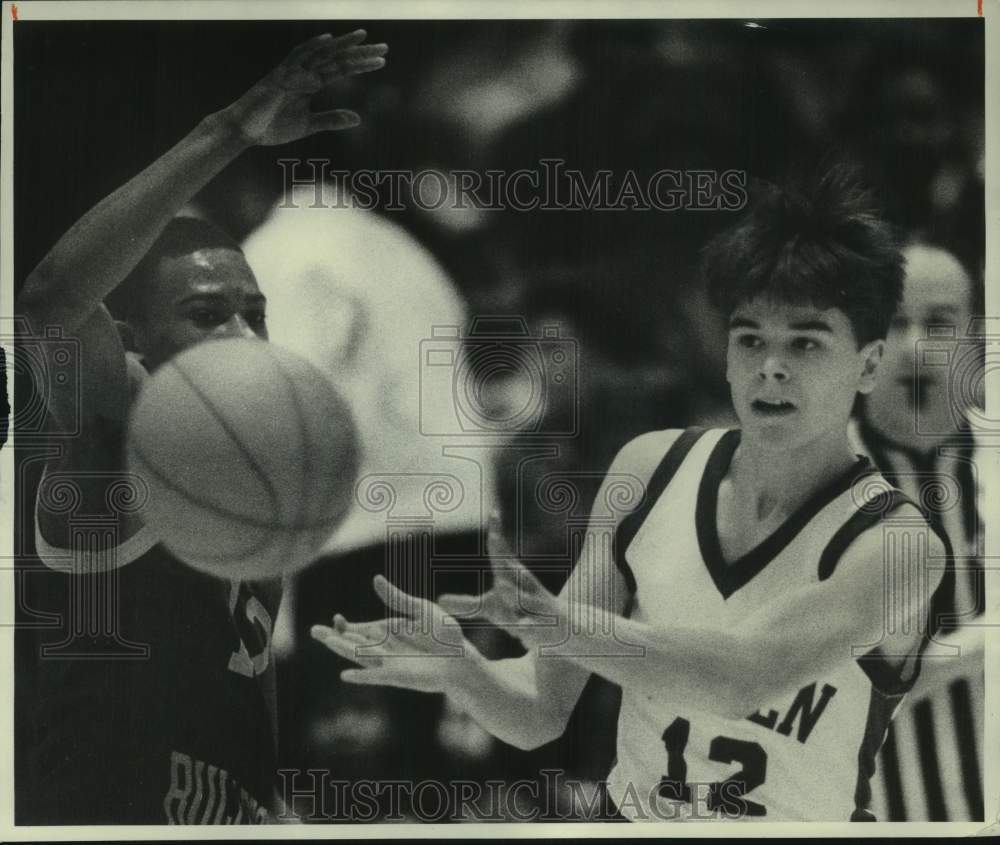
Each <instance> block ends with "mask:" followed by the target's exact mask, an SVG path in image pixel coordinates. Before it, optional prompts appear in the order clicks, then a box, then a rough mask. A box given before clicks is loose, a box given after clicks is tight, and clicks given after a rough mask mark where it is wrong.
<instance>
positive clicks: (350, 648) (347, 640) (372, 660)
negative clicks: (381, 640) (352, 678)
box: [309, 625, 382, 666]
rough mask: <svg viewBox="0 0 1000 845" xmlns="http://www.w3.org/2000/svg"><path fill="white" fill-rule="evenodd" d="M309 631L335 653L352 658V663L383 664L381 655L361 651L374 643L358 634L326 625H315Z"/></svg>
mask: <svg viewBox="0 0 1000 845" xmlns="http://www.w3.org/2000/svg"><path fill="white" fill-rule="evenodd" d="M309 633H310V634H311V635H312V638H313V639H314V640H317V641H319V642H321V643H323V645H325V646H326V647H327V648H328V649H330V651H332V652H334V654H337V655H339V656H340V657H343V658H344V659H345V660H350V661H351V662H352V663H357V664H358V665H360V666H380V665H381V664H382V659H381V657H379V656H377V655H365V654H362V653H361V652H360V651H359V649H361V648H364V647H366V646H367V647H371V645H372V644H371V643H369V642H368V640H366V639H365V638H364V637H361V636H359V635H357V634H351V633H345V634H341V633H338V632H337V631H335V630H334V629H333V628H327V627H326V626H325V625H313V626H312V628H311V629H310V631H309Z"/></svg>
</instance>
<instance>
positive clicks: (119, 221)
mask: <svg viewBox="0 0 1000 845" xmlns="http://www.w3.org/2000/svg"><path fill="white" fill-rule="evenodd" d="M365 39H366V33H365V32H364V31H363V30H357V31H355V32H352V33H350V34H348V35H343V36H340V37H339V38H334V37H333V36H332V35H329V34H324V35H320V36H318V37H316V38H313V39H311V40H309V41H307V42H305V43H303V44H301V45H299V46H298V47H296V48H295V49H294V50H293V51H292V52H291V53H290V54H289V55H288V56H287V57H286V58H285V60H284V61H283V62H281V64H279V65H278V66H277V67H276V68H275V69H274V70H273V71H271V72H270V73H269V74H268V75H267V76H265V77H264V78H263V79H262V80H261V81H260V82H258V83H257V84H256V85H254V86H253V87H252V88H250V89H249V90H248V91H247V92H246V93H245V94H244V95H243V96H242V97H240V99H238V100H237V101H236V102H234V103H233V104H232V105H230V106H228V107H227V108H225V109H223V110H221V111H219V112H216V113H214V114H211V115H209V116H208V117H206V118H205V119H204V120H202V121H201V123H200V124H199V125H198V126H197V127H196V128H195V129H194V130H193V131H192V132H191V133H190V134H188V135H187V136H186V137H185V138H183V139H182V140H181V141H180V142H179V143H178V144H177V145H176V146H174V147H173V148H172V149H170V150H169V151H168V152H167V153H165V154H164V155H163V156H162V157H160V158H159V159H157V160H156V161H155V162H154V163H153V164H151V165H150V166H149V167H147V168H146V169H145V170H143V171H142V172H141V173H139V174H138V175H137V176H135V177H134V178H133V179H132V180H131V181H129V182H128V183H126V184H125V185H123V186H122V187H121V188H119V189H118V190H116V191H115V192H114V193H112V194H111V195H110V196H108V197H106V198H105V199H104V200H102V201H101V202H100V203H98V205H97V206H95V207H94V208H93V209H91V210H90V211H89V212H88V213H87V214H86V215H85V216H84V217H83V218H82V219H81V220H80V221H79V222H77V223H76V224H75V225H74V226H73V227H72V228H71V229H70V230H69V231H68V232H67V233H66V234H65V235H64V236H63V237H62V238H61V239H60V241H59V242H58V243H57V244H56V245H55V247H54V248H53V249H52V251H51V252H50V253H49V254H48V255H47V256H46V257H45V258H44V259H43V261H42V262H41V263H40V264H39V265H38V267H37V268H36V269H35V270H34V271H33V272H32V274H31V275H30V277H29V278H28V279H27V280H26V282H25V285H24V288H23V290H22V293H21V295H20V297H19V300H18V303H17V306H18V313H19V314H20V315H22V316H23V317H25V318H26V319H27V321H28V324H29V325H30V328H31V331H32V332H33V333H34V335H35V336H36V337H39V338H42V339H45V338H49V337H51V336H52V331H53V330H55V331H56V332H57V333H58V334H59V336H60V337H61V338H67V339H70V340H71V341H72V342H73V343H74V344H75V348H76V349H77V350H78V354H79V373H80V378H81V382H80V384H79V386H78V387H79V389H78V390H77V389H76V388H77V385H72V384H70V385H67V384H60V383H58V381H56V380H54V381H53V383H52V384H51V385H41V386H40V389H41V390H43V391H44V395H47V396H48V397H49V405H48V413H49V415H50V419H51V421H52V426H51V427H52V429H53V430H60V431H64V430H66V425H61V424H64V423H66V421H67V420H73V421H75V425H76V426H77V427H78V433H77V434H76V436H73V437H68V438H65V439H62V440H58V441H57V440H53V445H54V446H55V448H54V449H53V454H52V456H51V457H50V458H49V459H48V461H47V463H46V466H45V468H44V472H43V478H42V481H41V483H40V485H39V490H38V495H37V502H36V508H35V513H36V528H37V533H36V547H37V552H38V555H39V557H40V558H41V559H42V560H43V561H44V562H45V563H46V564H48V565H49V566H50V567H51V568H53V569H55V570H57V572H56V574H53V575H51V576H49V577H47V578H45V579H36V580H38V581H44V583H45V585H46V590H47V591H48V593H49V598H50V600H52V599H55V601H54V603H55V605H56V607H54V608H53V609H55V610H57V611H58V612H59V613H60V614H61V615H62V618H63V619H64V620H66V626H65V627H64V629H62V630H60V631H59V632H58V633H57V634H56V635H55V636H53V637H51V638H48V641H47V642H45V643H44V644H43V645H42V648H41V653H40V655H39V661H38V665H37V670H36V675H37V687H36V690H35V700H34V701H33V702H32V704H33V706H32V707H31V718H32V722H33V726H32V727H33V736H32V739H31V740H30V741H29V742H28V744H27V745H28V747H24V748H23V749H19V753H24V754H26V755H27V757H28V758H29V763H28V771H29V774H30V784H27V785H25V789H26V791H28V792H29V793H30V799H29V800H28V801H27V802H26V803H25V804H22V805H21V806H22V807H24V808H25V809H24V816H23V818H19V822H22V823H36V824H52V823H57V824H95V823H129V824H140V823H144V824H151V823H250V822H261V821H266V820H269V819H271V818H273V814H274V813H275V812H276V811H277V810H278V807H277V806H276V803H275V790H274V785H273V783H274V777H275V771H274V769H275V753H276V750H275V743H276V739H275V721H274V720H275V712H274V709H275V708H274V693H275V682H274V675H275V670H274V666H273V661H272V659H271V656H270V638H271V630H272V626H273V623H274V620H275V618H276V614H277V609H278V600H279V598H280V585H277V584H256V583H255V584H251V583H246V582H240V581H236V580H233V581H227V580H223V579H217V578H212V577H209V576H206V575H203V574H201V573H198V572H196V571H194V570H193V569H190V568H188V567H187V566H185V565H184V564H183V563H182V562H180V561H178V560H177V559H176V558H174V557H173V556H171V555H170V554H169V553H168V552H167V551H166V550H165V549H164V548H163V546H162V545H160V544H158V542H157V538H156V537H155V536H153V535H152V534H151V532H150V529H149V528H148V527H147V526H144V525H143V523H142V519H141V507H140V505H141V497H142V491H141V485H139V484H138V480H136V479H132V478H129V477H128V476H127V475H126V473H125V472H124V439H125V426H126V420H127V415H128V410H129V406H130V404H131V401H132V399H133V397H134V395H135V393H136V391H137V390H138V388H139V386H140V385H141V383H142V381H143V380H144V379H145V378H146V377H147V373H148V372H151V371H154V370H155V369H156V368H157V367H158V366H160V365H161V364H163V363H164V362H165V361H167V360H169V359H170V357H171V356H173V355H174V354H176V353H178V352H180V351H182V350H184V349H187V348H189V347H191V346H192V345H194V344H198V343H201V342H204V341H208V340H212V339H218V338H231V337H246V338H259V339H262V340H266V339H267V326H266V319H265V302H264V297H263V296H262V295H261V293H260V290H259V289H258V287H257V282H256V279H255V278H254V275H253V272H252V271H251V269H250V267H249V265H248V264H247V262H246V260H245V259H244V257H243V254H242V252H241V251H240V249H239V246H238V245H237V244H236V243H235V242H233V241H232V240H231V239H229V238H228V237H226V236H225V235H224V234H222V233H221V232H219V231H218V230H216V229H215V228H214V227H212V226H210V225H209V224H207V223H204V222H201V221H198V220H194V219H186V218H178V217H177V215H178V213H179V212H180V211H181V210H182V208H183V207H184V206H185V204H186V203H188V201H189V200H191V198H192V197H193V196H194V195H195V194H196V193H197V192H198V191H199V190H200V189H201V188H202V187H204V186H205V185H206V184H207V183H208V181H209V180H210V179H212V177H213V176H215V175H216V174H217V173H218V172H219V171H220V170H222V169H223V168H224V167H225V166H226V165H227V164H228V163H229V162H231V161H232V160H233V159H234V158H235V157H236V156H237V155H239V154H240V153H241V152H242V151H243V150H245V149H247V148H248V147H250V146H252V145H255V144H262V145H273V144H284V143H288V142H291V141H295V140H298V139H300V138H304V137H306V136H308V135H311V134H313V133H315V132H321V131H327V130H339V129H347V128H349V127H352V126H355V125H357V123H358V122H359V117H358V115H357V114H355V113H353V112H350V111H346V110H341V109H336V110H329V111H322V112H314V111H312V110H311V108H310V100H311V97H312V95H314V94H316V93H318V92H321V91H323V90H324V89H325V88H327V87H328V86H330V85H333V84H335V83H337V82H338V81H340V80H342V79H343V78H344V77H346V76H350V75H353V74H357V73H363V72H367V71H373V70H377V69H378V68H380V67H382V66H383V65H384V63H385V58H384V57H385V54H386V52H387V47H386V45H384V44H364V43H363V42H364V41H365ZM116 289H118V290H116ZM114 294H117V300H118V311H119V316H121V317H122V318H123V320H122V321H121V322H120V323H119V324H118V325H116V324H115V322H114V320H113V319H112V315H111V313H110V312H109V310H108V308H107V307H106V305H105V300H107V299H109V298H111V297H112V296H113V295H114ZM40 345H41V347H42V348H43V349H47V350H48V352H49V354H50V355H57V354H65V344H63V345H62V347H60V349H59V350H53V349H52V348H51V347H52V346H53V344H51V343H48V344H46V343H44V342H43V343H42V344H40ZM56 363H58V362H56ZM56 369H57V371H58V367H57V368H56ZM60 599H61V601H60ZM60 604H61V607H60V606H59V605H60ZM19 788H20V785H19Z"/></svg>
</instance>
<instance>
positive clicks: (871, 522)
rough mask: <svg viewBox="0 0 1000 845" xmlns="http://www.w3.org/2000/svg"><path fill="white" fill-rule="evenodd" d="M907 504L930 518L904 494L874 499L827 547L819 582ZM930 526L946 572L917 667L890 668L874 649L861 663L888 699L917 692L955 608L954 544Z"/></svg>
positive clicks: (930, 606) (894, 492) (931, 606)
mask: <svg viewBox="0 0 1000 845" xmlns="http://www.w3.org/2000/svg"><path fill="white" fill-rule="evenodd" d="M907 504H908V505H912V506H913V507H914V508H916V509H917V510H918V511H919V512H920V514H921V515H922V516H924V518H925V519H927V515H926V514H925V513H924V511H923V509H922V508H920V507H919V506H918V505H917V504H916V503H915V502H914V501H913V500H912V499H910V498H909V497H908V496H907V495H906V494H905V493H903V492H902V491H900V490H895V489H893V490H887V491H885V492H884V493H880V494H879V495H877V496H873V497H872V498H871V499H870V500H869V501H868V502H867V503H866V504H865V505H864V506H863V507H862V508H861V509H859V510H858V511H857V512H856V513H855V514H853V515H852V516H851V518H850V519H848V520H847V522H845V523H844V524H843V525H842V526H841V527H840V528H839V529H838V530H837V532H836V533H835V534H834V535H833V537H832V539H831V540H830V542H829V543H827V546H826V548H825V549H824V550H823V554H822V555H820V559H819V567H818V576H819V580H820V581H825V580H827V579H828V578H830V576H832V575H833V573H834V571H835V570H836V568H837V564H838V563H839V562H840V560H841V558H842V557H843V556H844V553H845V552H846V551H847V549H848V547H849V546H850V545H851V543H853V542H854V541H855V540H856V539H857V538H858V537H859V536H860V535H861V534H863V533H864V532H865V531H867V530H868V529H869V528H872V527H873V526H875V525H877V524H878V523H879V522H880V521H881V520H882V519H884V518H885V517H887V516H888V515H889V514H891V513H893V512H895V511H896V510H898V509H899V508H900V507H901V506H903V505H907ZM927 525H928V527H929V528H930V529H931V530H932V531H933V532H934V533H935V535H937V537H938V539H939V540H941V542H942V544H943V545H944V549H945V572H944V575H943V576H942V578H941V582H940V583H939V584H938V586H937V589H936V590H935V591H934V595H933V596H932V597H931V600H930V602H929V603H928V608H927V617H928V618H927V627H926V633H925V634H924V636H923V638H922V639H921V641H920V645H919V646H918V649H917V653H916V655H915V658H916V660H915V663H913V664H911V663H910V661H904V662H903V664H902V665H901V666H899V667H894V666H892V665H890V664H889V662H888V661H887V660H886V659H885V658H884V657H883V656H882V655H881V653H880V652H879V650H878V649H877V648H875V649H872V650H871V651H870V652H868V653H867V654H864V655H862V656H861V657H859V658H858V659H857V663H858V666H859V667H860V668H861V670H862V671H863V672H864V673H865V674H866V675H867V676H868V679H869V680H870V681H871V683H872V686H873V687H875V689H877V690H878V691H879V692H881V693H883V694H884V695H889V696H898V695H903V694H904V693H906V692H908V691H909V690H910V689H912V688H913V685H914V684H915V683H916V682H917V678H919V677H920V668H921V663H922V661H921V660H920V658H921V657H922V656H923V653H924V651H925V649H926V648H927V646H928V644H929V643H930V641H931V639H932V638H933V637H934V635H935V634H936V633H937V632H938V631H939V630H940V629H941V627H942V616H943V615H944V613H945V612H946V611H947V609H948V608H949V607H951V605H952V600H953V596H954V591H955V566H954V554H953V552H952V547H951V543H950V542H949V540H948V535H947V534H945V533H944V532H943V531H941V530H940V529H939V528H938V527H937V526H936V525H935V524H934V523H933V522H931V521H930V520H929V519H928V520H927ZM911 665H912V668H913V672H912V674H911V675H910V676H909V677H907V678H906V679H905V680H904V678H903V677H902V675H903V673H904V671H905V670H906V669H907V668H910V666H911Z"/></svg>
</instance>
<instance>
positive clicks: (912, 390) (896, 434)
mask: <svg viewBox="0 0 1000 845" xmlns="http://www.w3.org/2000/svg"><path fill="white" fill-rule="evenodd" d="M905 257H906V277H905V282H904V287H903V303H902V305H901V306H900V308H899V311H898V312H897V314H896V317H895V318H894V319H893V322H892V325H891V327H890V329H889V334H888V336H887V337H886V349H885V361H884V362H883V364H882V375H881V376H880V378H879V384H878V388H877V389H876V390H875V391H874V392H873V393H872V395H871V396H870V397H869V399H868V410H869V414H870V415H871V417H872V419H873V421H874V423H875V424H876V426H877V427H878V428H879V429H880V430H881V431H884V432H885V433H886V434H887V435H889V436H890V437H892V438H893V439H894V440H897V441H899V442H902V443H904V444H907V445H910V446H913V447H915V448H921V447H926V446H927V445H928V444H927V442H926V436H927V435H926V432H927V431H935V432H946V431H948V430H949V428H950V426H951V425H953V417H952V411H953V410H957V411H959V412H961V411H962V410H964V409H961V408H954V409H953V408H952V403H953V401H955V400H960V397H959V396H957V395H954V396H953V395H952V391H950V390H949V380H948V371H947V368H944V367H923V366H918V364H917V353H918V351H921V350H924V351H926V350H935V351H938V352H939V353H940V354H942V355H950V354H953V353H954V352H955V351H956V350H955V346H956V341H955V340H954V339H950V338H947V337H945V338H944V339H932V340H929V339H928V329H929V328H930V327H931V326H936V327H950V329H951V330H953V331H954V335H953V337H955V338H957V337H960V336H961V335H962V334H963V332H964V331H965V329H966V326H968V323H969V318H970V316H971V313H972V304H971V301H970V300H971V284H970V281H969V278H968V276H967V275H966V273H965V271H964V270H963V269H962V265H961V264H960V263H959V262H958V260H957V259H955V257H954V256H952V255H951V254H950V253H947V252H945V251H943V250H939V249H932V248H930V247H926V246H917V247H911V248H909V249H907V250H906V252H905ZM918 342H919V344H920V345H919V347H918ZM918 411H919V414H920V416H921V418H922V420H923V421H926V422H927V423H928V424H927V425H922V426H920V429H921V431H923V432H925V434H923V435H918V434H917V419H916V417H917V413H918ZM931 423H933V424H931Z"/></svg>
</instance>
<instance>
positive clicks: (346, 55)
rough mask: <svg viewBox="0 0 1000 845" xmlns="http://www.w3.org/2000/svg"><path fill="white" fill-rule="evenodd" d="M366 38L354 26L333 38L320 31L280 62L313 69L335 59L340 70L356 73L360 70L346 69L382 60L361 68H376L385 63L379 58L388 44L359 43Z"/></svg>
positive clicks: (362, 31)
mask: <svg viewBox="0 0 1000 845" xmlns="http://www.w3.org/2000/svg"><path fill="white" fill-rule="evenodd" d="M367 37H368V33H367V32H366V31H365V30H363V29H356V30H354V32H348V33H347V34H346V35H340V36H338V37H336V38H334V37H333V36H332V35H331V34H330V33H329V32H324V33H323V34H322V35H317V36H315V37H313V38H310V39H309V40H308V41H304V42H303V43H302V44H299V45H298V46H297V47H295V48H294V49H293V50H292V51H291V52H290V53H289V54H288V55H287V56H286V57H285V61H284V64H286V65H298V66H301V67H304V68H307V69H310V70H316V69H318V68H320V67H321V66H322V65H324V64H328V63H330V62H333V61H337V62H339V63H340V64H341V65H343V66H344V68H345V69H344V70H342V71H341V73H345V72H353V73H360V72H363V70H354V69H350V66H351V65H353V64H355V63H359V62H366V61H374V60H376V59H382V61H381V63H380V64H378V65H375V66H370V67H366V68H365V69H366V70H377V69H378V68H379V67H382V66H383V65H384V64H385V59H384V58H383V57H384V56H385V54H386V53H388V52H389V46H388V45H387V44H384V43H379V44H365V45H363V46H361V42H363V41H364V40H365V38H367Z"/></svg>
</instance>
